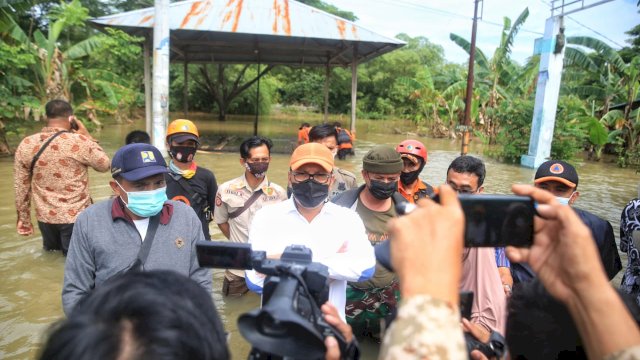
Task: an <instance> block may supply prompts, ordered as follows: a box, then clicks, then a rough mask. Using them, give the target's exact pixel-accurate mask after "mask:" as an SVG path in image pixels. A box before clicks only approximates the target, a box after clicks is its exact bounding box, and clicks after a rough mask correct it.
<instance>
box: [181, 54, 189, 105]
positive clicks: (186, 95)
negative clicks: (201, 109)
mask: <svg viewBox="0 0 640 360" xmlns="http://www.w3.org/2000/svg"><path fill="white" fill-rule="evenodd" d="M185 56H186V54H185ZM182 71H183V78H184V85H183V86H182V96H183V98H182V105H183V106H184V117H185V118H186V117H188V116H189V63H188V62H187V60H186V59H185V60H184V63H183V69H182Z"/></svg>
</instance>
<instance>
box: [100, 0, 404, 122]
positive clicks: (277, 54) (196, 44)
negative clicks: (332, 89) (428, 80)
mask: <svg viewBox="0 0 640 360" xmlns="http://www.w3.org/2000/svg"><path fill="white" fill-rule="evenodd" d="M154 17H155V9H154V8H153V7H151V8H146V9H140V10H135V11H129V12H125V13H121V14H115V15H109V16H104V17H100V18H95V19H92V20H91V23H92V24H93V25H94V26H96V27H97V28H99V29H103V28H106V27H113V28H117V29H120V30H123V31H125V32H126V33H128V34H131V35H135V36H141V37H144V38H145V39H146V40H145V41H144V74H145V76H144V79H145V95H146V110H147V111H146V116H147V131H150V130H151V129H150V128H151V99H152V97H151V61H150V58H151V56H150V50H151V49H150V48H151V44H152V43H153V42H152V36H153V26H154ZM169 29H170V37H169V39H168V40H169V44H170V61H171V62H174V63H176V62H177V63H180V62H181V63H183V64H184V76H185V92H184V94H185V100H184V104H185V112H187V111H188V105H187V104H188V99H187V92H186V84H187V80H188V78H187V76H188V71H187V66H188V64H204V63H218V64H266V65H286V66H322V67H325V69H326V75H327V76H326V79H325V86H324V113H325V115H324V116H325V117H324V119H325V121H326V120H327V111H328V92H329V74H330V68H331V67H336V66H340V67H351V71H352V81H351V124H350V126H351V129H352V130H355V124H356V94H357V86H358V78H357V66H358V64H360V63H363V62H365V61H368V60H371V59H373V58H375V57H376V56H380V55H382V54H385V53H387V52H390V51H393V50H395V49H397V48H399V47H401V46H403V45H404V44H405V43H404V42H403V41H400V40H398V39H393V38H389V37H386V36H383V35H379V34H376V33H375V32H373V31H371V30H368V29H366V28H363V27H361V26H359V25H357V24H355V23H353V22H351V21H348V20H345V19H342V18H340V17H337V16H334V15H331V14H328V13H326V12H324V11H321V10H318V9H316V8H313V7H310V6H307V5H305V4H302V3H299V2H297V1H294V0H271V1H267V0H186V1H180V2H175V3H171V4H170V5H169ZM164 93H167V94H168V89H166V92H164Z"/></svg>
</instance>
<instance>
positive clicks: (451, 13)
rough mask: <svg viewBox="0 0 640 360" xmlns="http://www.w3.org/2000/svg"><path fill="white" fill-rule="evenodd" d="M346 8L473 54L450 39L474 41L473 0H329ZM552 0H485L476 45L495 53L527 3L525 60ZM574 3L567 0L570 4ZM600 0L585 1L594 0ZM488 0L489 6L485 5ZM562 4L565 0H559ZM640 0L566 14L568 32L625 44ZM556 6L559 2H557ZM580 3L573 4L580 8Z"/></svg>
mask: <svg viewBox="0 0 640 360" xmlns="http://www.w3.org/2000/svg"><path fill="white" fill-rule="evenodd" d="M325 1H326V2H328V3H330V4H332V5H335V6H336V7H338V8H339V9H341V10H347V11H352V12H353V13H354V14H355V15H356V16H357V17H358V19H359V20H358V21H356V23H357V24H359V25H360V26H363V27H365V28H368V29H369V30H372V31H374V32H376V33H379V34H382V35H386V36H389V37H395V36H396V35H397V34H399V33H403V32H404V33H406V34H408V35H409V36H412V37H415V36H425V37H426V38H428V39H429V41H431V42H432V43H435V44H438V45H440V46H442V48H443V49H444V52H445V58H446V59H447V60H448V61H450V62H456V63H464V62H466V61H467V60H468V56H469V55H468V54H467V53H466V52H465V51H464V50H462V48H460V47H459V46H458V45H456V44H455V43H454V42H453V41H451V40H450V39H449V33H455V34H458V35H460V36H462V37H463V38H466V39H467V40H471V25H472V18H473V3H474V1H473V0H325ZM550 2H551V0H483V1H482V2H481V5H480V10H479V11H478V13H479V15H482V20H481V21H480V22H478V34H477V41H476V44H477V46H478V47H479V48H480V49H481V50H482V51H483V52H484V53H485V55H487V57H491V55H492V54H493V51H494V50H495V49H496V47H497V46H498V44H499V43H500V32H501V30H502V24H503V19H504V17H505V16H506V17H509V18H510V19H511V20H512V22H513V21H515V20H516V19H517V18H518V16H519V15H520V13H522V11H523V10H524V8H525V7H528V8H529V17H528V18H527V20H526V21H525V23H524V25H523V26H522V28H521V29H520V31H519V33H518V35H517V36H516V39H515V42H514V44H513V47H512V58H513V59H515V60H516V61H518V62H519V63H521V64H522V63H524V62H525V61H526V59H527V58H528V57H530V56H531V55H532V53H533V44H534V40H535V39H536V38H539V37H542V33H543V32H544V26H545V21H546V19H547V18H549V17H550V16H551V7H550ZM568 2H572V1H571V0H565V3H568ZM597 2H600V0H584V4H585V5H588V4H594V3H597ZM483 3H484V10H483V11H482V13H480V12H481V10H482V4H483ZM557 3H561V1H558V2H557ZM637 3H638V0H614V1H611V2H608V3H605V4H602V5H598V6H595V7H592V8H590V9H586V10H582V11H579V12H576V13H574V14H570V15H568V16H566V17H565V28H566V30H565V34H566V35H567V36H591V37H595V38H598V39H600V40H603V41H605V42H606V43H608V44H609V45H611V46H612V47H614V48H616V49H619V48H620V47H622V46H626V45H627V43H626V40H627V39H628V35H626V34H625V33H624V32H625V31H628V30H630V29H631V28H632V27H634V26H635V25H637V24H640V14H639V13H638V9H639V8H638V7H637ZM556 6H557V5H556ZM575 8H576V5H573V6H572V7H569V8H568V9H575Z"/></svg>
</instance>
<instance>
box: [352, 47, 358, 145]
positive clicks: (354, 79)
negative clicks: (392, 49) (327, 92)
mask: <svg viewBox="0 0 640 360" xmlns="http://www.w3.org/2000/svg"><path fill="white" fill-rule="evenodd" d="M357 98H358V48H357V47H355V46H354V48H353V62H352V63H351V133H352V134H355V133H356V100H357Z"/></svg>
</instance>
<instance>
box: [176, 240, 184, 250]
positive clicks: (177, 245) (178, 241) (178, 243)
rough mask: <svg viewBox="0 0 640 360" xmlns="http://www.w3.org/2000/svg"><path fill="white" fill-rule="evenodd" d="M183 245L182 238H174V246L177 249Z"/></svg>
mask: <svg viewBox="0 0 640 360" xmlns="http://www.w3.org/2000/svg"><path fill="white" fill-rule="evenodd" d="M183 246H184V240H182V238H177V239H176V247H177V248H178V249H182V247H183Z"/></svg>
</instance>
